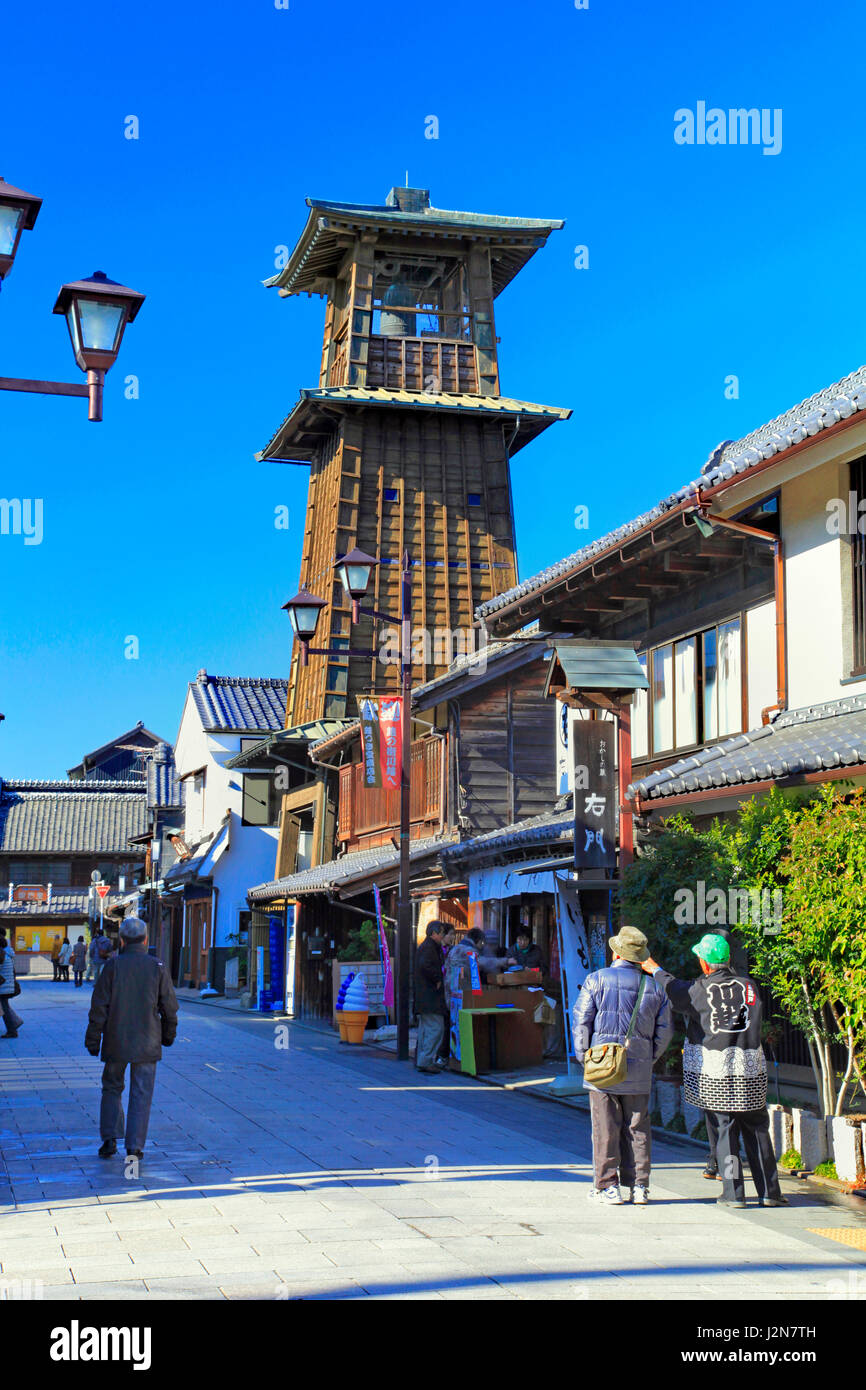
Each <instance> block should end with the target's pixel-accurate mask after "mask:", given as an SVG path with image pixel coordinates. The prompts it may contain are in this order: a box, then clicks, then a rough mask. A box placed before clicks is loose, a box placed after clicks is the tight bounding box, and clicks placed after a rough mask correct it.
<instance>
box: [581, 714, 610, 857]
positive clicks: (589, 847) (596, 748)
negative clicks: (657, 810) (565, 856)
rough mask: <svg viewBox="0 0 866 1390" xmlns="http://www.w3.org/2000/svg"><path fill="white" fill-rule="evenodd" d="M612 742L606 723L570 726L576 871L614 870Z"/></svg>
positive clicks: (589, 721) (593, 721) (590, 721)
mask: <svg viewBox="0 0 866 1390" xmlns="http://www.w3.org/2000/svg"><path fill="white" fill-rule="evenodd" d="M615 738H616V725H615V724H614V722H613V720H610V719H576V720H575V721H574V724H573V725H572V757H573V759H574V763H573V773H574V782H573V784H574V867H575V868H576V869H613V868H616V831H617V817H618V807H617V775H616V764H615V761H614V757H615V755H614V749H615V746H616V745H615V742H614V740H615Z"/></svg>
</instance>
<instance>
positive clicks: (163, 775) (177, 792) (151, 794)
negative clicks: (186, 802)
mask: <svg viewBox="0 0 866 1390" xmlns="http://www.w3.org/2000/svg"><path fill="white" fill-rule="evenodd" d="M183 786H184V784H183V782H181V780H180V778H179V777H178V775H177V769H176V767H175V765H174V758H173V757H172V758H170V759H168V758H167V759H165V760H162V759H157V758H151V759H149V760H148V763H147V804H148V808H150V809H152V810H156V809H157V808H159V807H167V806H182V805H183Z"/></svg>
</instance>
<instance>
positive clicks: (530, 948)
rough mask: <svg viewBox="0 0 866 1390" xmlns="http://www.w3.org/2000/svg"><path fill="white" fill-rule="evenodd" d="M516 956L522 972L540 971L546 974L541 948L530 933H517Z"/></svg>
mask: <svg viewBox="0 0 866 1390" xmlns="http://www.w3.org/2000/svg"><path fill="white" fill-rule="evenodd" d="M514 954H515V955H516V957H517V964H518V965H519V966H520V968H521V970H540V971H541V972H542V974H543V973H544V956H543V955H542V953H541V947H540V946H538V945H536V943H535V942H534V941H533V940H532V937H531V936H530V935H529V932H528V931H519V932H518V933H517V949H516V950H515V952H514Z"/></svg>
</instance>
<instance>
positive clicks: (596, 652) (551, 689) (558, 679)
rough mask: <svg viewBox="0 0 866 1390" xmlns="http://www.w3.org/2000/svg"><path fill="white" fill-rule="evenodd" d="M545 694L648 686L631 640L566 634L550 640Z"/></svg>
mask: <svg viewBox="0 0 866 1390" xmlns="http://www.w3.org/2000/svg"><path fill="white" fill-rule="evenodd" d="M553 646H554V653H553V656H552V657H551V658H550V666H549V668H548V672H547V680H546V682H545V686H544V693H545V695H555V694H556V693H557V692H558V691H560V690H568V691H581V692H583V691H588V692H591V691H594V690H599V691H606V692H608V693H610V692H613V691H618V692H624V693H626V692H630V691H632V690H647V689H648V688H649V681H648V680H647V676H646V672H645V671H644V668H643V666H642V665H641V663H640V661H639V660H638V658H637V653H636V652H635V649H634V643H632V642H608V641H600V640H599V639H597V638H594V637H569V638H563V639H561V640H560V641H556V642H554V644H553Z"/></svg>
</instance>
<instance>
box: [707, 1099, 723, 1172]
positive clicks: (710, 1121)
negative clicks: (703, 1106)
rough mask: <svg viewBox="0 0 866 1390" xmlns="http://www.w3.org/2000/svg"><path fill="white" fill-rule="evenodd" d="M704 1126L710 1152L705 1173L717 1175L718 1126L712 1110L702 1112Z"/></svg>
mask: <svg viewBox="0 0 866 1390" xmlns="http://www.w3.org/2000/svg"><path fill="white" fill-rule="evenodd" d="M704 1124H705V1125H706V1127H707V1146H708V1148H709V1151H710V1152H709V1155H708V1157H707V1172H708V1173H718V1171H719V1160H718V1159H717V1158H716V1147H717V1145H718V1142H719V1126H718V1124H717V1123H716V1117H715V1114H714V1112H713V1111H712V1110H705V1111H704Z"/></svg>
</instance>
